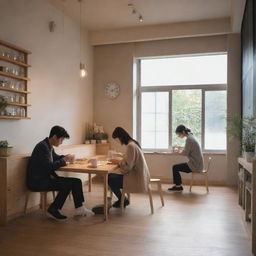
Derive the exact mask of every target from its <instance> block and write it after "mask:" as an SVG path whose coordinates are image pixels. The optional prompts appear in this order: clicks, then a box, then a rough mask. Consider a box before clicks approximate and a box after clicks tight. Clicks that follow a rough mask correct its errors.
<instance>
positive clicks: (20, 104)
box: [7, 102, 31, 107]
mask: <svg viewBox="0 0 256 256" xmlns="http://www.w3.org/2000/svg"><path fill="white" fill-rule="evenodd" d="M7 105H10V106H18V107H31V105H30V104H22V103H16V102H7Z"/></svg>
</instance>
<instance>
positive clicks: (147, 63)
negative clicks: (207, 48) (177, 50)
mask: <svg viewBox="0 0 256 256" xmlns="http://www.w3.org/2000/svg"><path fill="white" fill-rule="evenodd" d="M226 83H227V55H226V54H215V55H202V56H183V57H168V58H154V59H142V60H141V86H168V85H200V84H226Z"/></svg>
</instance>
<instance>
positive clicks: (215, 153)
mask: <svg viewBox="0 0 256 256" xmlns="http://www.w3.org/2000/svg"><path fill="white" fill-rule="evenodd" d="M144 154H146V155H174V156H183V155H181V154H180V153H177V152H153V151H152V152H150V151H144ZM226 154H227V152H203V155H224V156H225V155H226Z"/></svg>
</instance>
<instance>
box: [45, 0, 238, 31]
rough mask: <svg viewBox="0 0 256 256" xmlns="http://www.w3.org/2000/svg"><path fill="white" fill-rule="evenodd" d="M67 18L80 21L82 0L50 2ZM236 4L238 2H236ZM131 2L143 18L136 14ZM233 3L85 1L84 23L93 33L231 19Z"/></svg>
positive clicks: (225, 0)
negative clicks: (80, 2)
mask: <svg viewBox="0 0 256 256" xmlns="http://www.w3.org/2000/svg"><path fill="white" fill-rule="evenodd" d="M49 1H50V2H51V3H52V4H54V5H55V6H57V7H58V8H64V9H65V13H66V15H69V16H71V17H73V18H74V19H76V20H79V6H80V5H79V2H78V0H49ZM233 1H234V0H233ZM129 3H133V4H134V6H135V8H136V9H137V11H138V12H139V13H141V15H142V16H143V22H139V20H138V15H137V14H132V11H131V8H130V7H129V6H128V4H129ZM231 15H232V0H82V23H83V26H84V27H86V28H87V29H88V30H89V31H99V30H106V29H116V28H125V27H136V26H144V25H155V24H163V23H174V22H185V21H197V20H206V19H218V18H224V17H225V18H227V17H231Z"/></svg>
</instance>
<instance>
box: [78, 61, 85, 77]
mask: <svg viewBox="0 0 256 256" xmlns="http://www.w3.org/2000/svg"><path fill="white" fill-rule="evenodd" d="M80 76H81V77H86V76H87V70H86V69H85V66H84V64H83V63H80Z"/></svg>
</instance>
